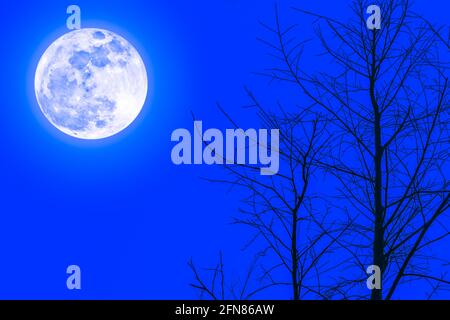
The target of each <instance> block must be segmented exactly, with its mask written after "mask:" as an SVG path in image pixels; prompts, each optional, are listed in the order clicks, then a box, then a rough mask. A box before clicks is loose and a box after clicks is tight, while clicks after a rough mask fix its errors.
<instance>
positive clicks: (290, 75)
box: [263, 0, 450, 299]
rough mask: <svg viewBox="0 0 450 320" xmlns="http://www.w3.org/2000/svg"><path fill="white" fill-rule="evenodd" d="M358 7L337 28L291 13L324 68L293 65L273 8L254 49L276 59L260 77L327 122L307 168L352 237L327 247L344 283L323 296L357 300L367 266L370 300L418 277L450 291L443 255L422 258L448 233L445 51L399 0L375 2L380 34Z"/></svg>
mask: <svg viewBox="0 0 450 320" xmlns="http://www.w3.org/2000/svg"><path fill="white" fill-rule="evenodd" d="M369 4H371V3H368V2H366V1H363V0H356V1H354V2H353V6H352V11H353V18H352V19H350V20H349V21H346V22H341V21H338V20H337V19H334V18H331V17H326V16H322V15H320V14H316V13H311V12H308V11H304V10H302V9H298V8H294V10H295V11H296V12H298V13H299V14H301V17H302V18H305V17H311V18H313V19H314V24H315V31H316V33H315V34H316V39H317V40H318V42H319V44H320V46H321V51H322V52H321V53H322V55H321V56H320V59H321V61H326V62H327V64H328V68H327V70H317V71H310V70H307V67H306V66H304V65H302V52H303V50H305V46H306V44H305V43H304V41H303V39H300V38H298V37H296V34H295V32H296V31H295V30H296V28H295V25H294V26H292V25H291V26H283V25H282V23H281V19H280V16H279V14H278V10H276V11H277V12H276V21H275V24H274V26H273V27H272V26H270V25H265V27H266V29H267V30H268V31H269V33H270V34H271V36H270V37H268V39H265V40H264V41H265V43H266V44H267V46H268V47H269V48H270V50H272V51H273V54H274V56H275V57H276V61H277V62H276V65H275V66H274V67H272V68H270V69H268V70H266V71H265V72H264V73H263V75H264V76H267V77H269V78H270V79H271V80H276V81H282V82H285V83H290V84H292V85H293V86H296V87H297V88H298V89H299V93H300V94H302V95H303V96H304V97H305V98H306V99H307V100H308V101H309V103H311V104H312V107H309V108H308V110H309V111H310V112H313V113H315V114H317V115H320V117H322V118H326V119H328V121H329V123H328V128H327V132H329V133H330V135H331V137H332V139H331V141H332V142H333V143H332V144H329V145H328V149H327V152H326V156H325V157H320V158H318V159H314V161H316V163H315V164H317V165H318V166H319V167H321V168H322V169H323V170H324V171H326V172H328V174H329V176H330V177H331V176H332V177H333V179H335V180H336V181H337V182H339V185H340V188H339V195H338V196H339V199H338V201H336V202H337V203H339V207H338V206H336V208H335V213H336V214H337V212H338V211H342V208H344V211H345V212H350V213H351V221H352V227H351V231H352V232H351V235H350V236H346V237H345V239H341V240H340V241H338V242H339V244H341V245H342V246H343V248H345V249H346V250H348V252H349V256H350V257H351V258H352V259H351V261H352V264H353V265H354V268H353V269H351V271H348V269H347V272H346V274H347V275H352V276H353V277H354V278H351V277H349V276H347V277H346V279H343V280H342V281H337V282H336V283H335V285H334V288H333V287H331V288H330V290H335V292H336V293H337V294H338V295H342V297H344V298H345V297H349V296H351V297H360V298H364V297H366V296H367V294H365V293H364V292H363V291H361V288H362V287H363V286H364V287H365V279H366V278H367V275H366V268H367V266H369V265H376V266H379V267H380V269H381V273H382V274H381V275H382V288H381V289H375V290H372V291H371V299H391V298H392V297H394V294H395V292H396V290H397V289H398V287H399V285H400V284H402V283H404V282H408V281H413V280H417V281H424V280H426V281H429V282H431V283H432V284H433V285H432V288H433V291H434V290H435V289H436V288H437V287H438V286H439V287H440V286H445V285H448V284H449V283H450V282H449V280H448V279H447V280H446V273H445V266H446V265H447V266H448V259H445V255H442V254H439V252H433V251H432V248H433V246H435V245H436V243H438V242H439V241H442V240H444V239H445V238H446V237H447V236H448V235H449V231H448V229H447V227H446V223H448V217H446V216H445V214H446V212H447V211H448V209H449V205H450V204H449V203H450V202H449V197H450V186H449V174H448V169H449V151H450V150H449V93H448V89H449V88H448V87H449V83H448V62H447V61H446V58H448V47H446V46H445V41H444V39H443V37H442V36H440V29H439V28H436V27H434V26H433V25H432V24H431V23H429V22H428V21H427V20H426V19H425V18H424V17H421V16H420V15H418V14H417V13H414V12H413V11H412V9H411V6H410V3H409V1H408V0H404V1H402V0H384V1H379V5H380V7H381V12H382V27H381V29H380V30H376V29H375V30H369V29H368V28H367V26H366V18H367V14H366V9H367V7H368V6H369ZM443 44H444V45H443ZM308 45H309V43H308ZM311 47H313V46H312V45H311ZM294 158H295V157H294ZM431 266H433V267H431ZM436 266H438V267H436ZM437 270H438V272H440V274H431V273H430V271H434V272H436V271H437ZM437 284H438V286H437ZM358 290H360V292H361V293H356V292H357V291H358ZM366 290H367V289H366ZM352 292H355V293H354V294H353V293H352ZM366 292H368V291H366Z"/></svg>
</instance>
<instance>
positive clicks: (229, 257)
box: [0, 0, 450, 299]
mask: <svg viewBox="0 0 450 320" xmlns="http://www.w3.org/2000/svg"><path fill="white" fill-rule="evenodd" d="M416 2H417V6H416V10H421V11H422V12H423V13H424V14H425V15H426V16H427V17H429V18H430V19H432V20H433V21H435V22H437V23H441V24H445V23H447V22H448V21H446V19H447V17H448V13H447V12H446V10H445V8H447V9H448V10H450V5H449V4H448V2H447V1H443V0H435V1H432V4H430V2H427V1H419V0H417V1H416ZM69 4H72V2H70V3H69V2H67V1H47V0H41V1H27V2H2V4H1V5H0V6H1V7H0V10H1V12H2V18H1V22H0V24H1V29H0V30H2V31H1V33H2V39H3V45H2V50H1V59H0V61H1V62H0V63H1V66H2V68H1V70H2V74H1V80H0V81H1V87H2V98H3V100H2V107H1V108H0V139H1V151H0V298H56V299H60V298H61V299H66V298H69V299H71V298H88V299H91V298H126V299H141V298H149V299H154V298H160V299H173V298H195V297H196V293H195V291H194V290H193V289H192V288H190V287H189V286H188V284H189V282H190V281H191V280H192V274H191V272H190V271H189V269H188V267H187V262H188V260H189V259H190V257H194V259H195V260H196V261H197V262H198V264H199V265H202V266H205V265H211V264H213V263H214V262H215V261H216V258H217V254H218V252H219V251H220V250H223V252H224V256H225V259H226V260H225V261H226V263H227V267H228V268H229V269H228V270H230V273H231V275H232V276H234V275H236V276H238V275H239V274H240V272H241V270H242V265H245V262H246V261H248V260H249V257H248V256H247V255H246V254H245V253H244V252H242V251H241V248H242V246H243V244H244V243H245V240H246V239H248V233H247V230H246V229H245V228H243V227H237V226H232V225H230V224H229V222H230V221H231V217H232V216H234V215H236V213H237V209H238V207H239V199H241V198H242V195H243V194H241V193H240V192H239V191H234V192H230V190H229V188H228V187H227V186H224V185H220V184H214V185H211V184H210V183H208V182H206V181H204V180H202V179H200V177H210V176H219V177H221V176H222V175H223V171H222V170H221V169H220V168H217V167H208V166H180V167H177V166H174V165H173V164H172V162H171V160H170V151H171V148H172V146H173V143H171V142H170V134H171V132H172V131H173V130H175V129H177V128H183V127H186V128H188V129H190V130H192V129H191V128H192V118H191V111H193V112H194V113H195V115H196V117H197V118H198V119H201V120H203V123H204V126H206V127H215V128H226V126H227V122H226V119H224V118H223V117H222V116H221V114H220V113H219V112H218V110H217V108H216V101H220V102H221V104H222V105H223V106H225V107H226V108H227V110H229V111H230V113H231V114H232V115H233V116H235V117H236V118H237V119H238V120H239V121H241V122H242V123H244V124H245V125H246V126H247V125H248V126H251V125H252V124H255V118H254V116H253V115H252V114H251V113H249V112H247V111H243V109H242V106H243V105H245V104H246V102H247V100H246V96H245V92H244V90H243V87H244V85H248V86H249V87H251V88H252V89H253V90H255V92H257V93H258V94H259V96H260V97H261V98H262V99H267V100H268V101H274V100H275V99H277V98H278V97H279V96H280V94H282V91H280V90H281V89H277V88H276V87H273V85H270V84H269V83H268V82H267V80H265V79H261V78H260V77H258V76H255V75H254V74H253V73H252V72H256V71H260V70H261V69H263V68H265V67H267V66H268V65H270V62H271V60H270V57H269V56H268V55H267V50H266V49H265V47H264V46H263V45H262V44H261V43H260V42H258V41H257V37H261V36H264V35H265V31H264V29H263V28H262V27H261V25H259V23H258V21H259V20H261V21H266V22H269V23H271V22H272V21H273V7H274V6H273V5H274V3H273V1H243V0H216V1H180V0H174V1H135V0H127V1H76V4H77V5H79V6H80V7H81V11H82V26H83V27H100V28H106V29H110V30H112V31H115V32H117V33H119V34H121V35H122V36H123V37H125V38H126V39H127V40H129V41H130V42H131V43H132V44H133V45H134V46H135V47H136V48H137V50H138V51H139V52H140V53H141V55H142V57H143V59H144V61H145V63H146V65H147V68H148V71H149V76H151V77H152V79H153V87H151V88H149V90H150V92H149V97H148V99H147V103H146V104H145V106H144V109H143V111H142V113H141V114H140V116H139V117H138V119H137V120H136V121H135V122H134V123H133V124H132V125H131V126H130V127H129V128H128V129H127V130H125V131H124V132H122V133H120V134H119V135H117V136H114V137H112V138H110V139H106V140H104V141H99V142H92V141H91V142H86V141H79V140H75V139H72V138H70V137H67V136H65V135H64V134H62V133H60V132H58V131H57V130H56V129H54V128H53V127H51V125H50V124H48V123H47V122H46V120H45V119H44V118H43V116H42V115H41V114H40V111H39V110H38V106H37V104H36V101H35V98H34V92H33V90H34V89H33V80H34V70H35V68H36V65H37V62H38V59H39V57H40V55H41V54H42V53H43V51H44V50H45V48H46V47H47V46H48V45H49V44H50V43H51V42H52V41H53V40H55V39H56V38H57V37H58V36H60V35H62V34H63V33H65V32H66V31H67V30H66V28H65V20H66V17H67V15H66V13H65V11H66V8H67V6H68V5H69ZM293 4H296V5H298V6H302V7H303V8H306V9H309V10H315V11H320V12H321V13H323V14H326V15H329V16H330V15H336V16H337V17H338V18H339V17H342V18H344V17H346V16H348V15H349V14H350V13H349V8H348V7H347V4H348V1H339V3H338V1H333V2H332V1H315V2H314V3H313V2H312V1H279V5H280V8H281V12H282V14H283V13H284V12H286V13H285V16H286V19H287V20H292V19H299V17H298V16H295V15H293V14H292V12H289V7H290V6H291V5H293ZM299 23H300V27H301V28H304V30H305V34H307V33H308V32H310V31H311V26H310V24H309V22H308V21H306V20H305V21H302V20H300V22H299ZM314 61H315V63H318V62H317V59H316V60H314ZM285 99H286V100H288V101H287V102H288V103H290V102H292V101H289V93H286V98H285ZM71 264H77V265H79V266H80V267H81V270H82V290H81V291H79V292H76V291H69V290H67V289H66V286H65V281H66V276H67V275H66V273H65V268H66V267H67V266H68V265H71ZM289 294H290V291H288V289H286V290H280V291H277V292H274V293H272V295H271V296H269V298H289Z"/></svg>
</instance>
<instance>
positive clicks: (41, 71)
mask: <svg viewBox="0 0 450 320" xmlns="http://www.w3.org/2000/svg"><path fill="white" fill-rule="evenodd" d="M147 85H148V84H147V72H146V69H145V65H144V62H143V61H142V59H141V57H140V55H139V53H138V52H137V51H136V49H135V48H134V47H133V46H132V45H131V44H130V43H129V42H128V41H127V40H125V39H124V38H122V37H121V36H119V35H117V34H115V33H113V32H111V31H107V30H103V29H94V28H86V29H80V30H75V31H72V32H69V33H66V34H65V35H63V36H62V37H60V38H58V39H57V40H56V41H55V42H53V43H52V44H51V45H50V46H49V47H48V48H47V50H46V51H45V52H44V54H43V55H42V57H41V59H40V61H39V63H38V66H37V69H36V74H35V79H34V89H35V94H36V98H37V101H38V104H39V107H40V109H41V111H42V113H43V114H44V115H45V117H46V118H47V119H48V121H50V123H51V124H52V125H53V126H55V127H56V128H58V129H59V130H61V131H62V132H64V133H66V134H68V135H70V136H73V137H76V138H80V139H102V138H106V137H110V136H112V135H114V134H116V133H118V132H120V131H122V130H123V129H125V128H126V127H128V126H129V125H130V124H131V123H132V122H133V121H134V120H135V119H136V117H137V116H138V114H139V112H140V111H141V109H142V107H143V105H144V102H145V99H146V96H147Z"/></svg>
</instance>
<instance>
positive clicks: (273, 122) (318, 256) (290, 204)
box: [190, 88, 351, 300]
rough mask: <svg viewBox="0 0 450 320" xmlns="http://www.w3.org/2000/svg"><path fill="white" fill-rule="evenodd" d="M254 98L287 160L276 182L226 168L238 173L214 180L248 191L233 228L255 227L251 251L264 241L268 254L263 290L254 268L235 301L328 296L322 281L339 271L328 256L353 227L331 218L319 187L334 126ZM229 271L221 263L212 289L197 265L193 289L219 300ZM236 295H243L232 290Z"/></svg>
mask: <svg viewBox="0 0 450 320" xmlns="http://www.w3.org/2000/svg"><path fill="white" fill-rule="evenodd" d="M246 93H247V95H248V97H249V99H250V101H251V104H250V105H249V106H246V107H247V108H253V109H254V110H255V111H256V113H257V115H258V117H259V118H260V120H261V123H262V126H264V128H269V129H278V130H279V133H280V134H279V136H280V147H279V150H271V152H272V153H278V154H279V156H280V172H279V173H278V174H277V175H273V176H261V175H260V174H259V168H257V167H253V166H249V165H237V166H228V167H226V170H227V171H228V173H229V174H230V177H229V178H227V179H221V180H217V179H207V180H208V181H210V182H216V183H217V182H219V183H226V184H230V185H231V186H233V187H241V188H243V189H244V190H246V191H247V194H248V196H247V197H245V198H244V199H243V200H242V204H243V205H242V207H241V209H240V216H238V217H236V218H234V221H233V223H235V224H240V225H245V226H248V227H250V229H251V230H253V231H254V232H253V235H252V236H251V237H250V240H249V242H248V243H247V244H246V247H248V246H249V245H250V244H255V243H257V245H258V246H259V247H260V248H261V249H260V252H258V254H257V257H259V258H260V259H257V261H258V267H259V268H260V274H259V276H258V277H256V278H257V283H258V285H256V286H255V284H254V283H253V287H255V288H254V289H253V290H248V282H249V279H250V277H251V276H252V275H254V274H255V272H256V271H255V269H256V267H255V263H254V264H253V267H252V268H251V270H252V272H251V273H248V274H247V276H246V278H245V281H244V285H243V288H240V292H241V294H240V295H233V297H236V296H237V297H238V298H242V299H249V298H251V297H253V296H254V295H256V294H257V293H260V292H261V291H263V290H266V289H269V288H272V287H276V286H287V287H291V288H292V298H293V299H295V300H298V299H301V298H321V299H323V298H328V296H327V293H326V292H325V291H324V290H323V289H325V288H326V286H324V285H323V284H322V283H321V279H323V277H322V276H323V274H325V273H327V272H331V271H332V270H333V269H334V268H335V267H336V265H335V264H334V263H333V264H330V260H329V259H326V258H325V257H326V256H327V255H329V254H330V253H331V252H333V250H334V249H335V247H336V246H337V244H336V242H337V241H338V239H339V238H340V237H342V235H343V234H345V232H346V231H347V229H348V228H349V226H350V224H351V223H350V221H346V222H345V224H342V223H338V222H337V221H331V220H328V208H327V203H326V202H325V201H323V196H322V194H320V193H318V192H317V190H314V188H313V187H312V186H311V185H312V184H313V183H312V180H313V177H314V174H315V172H316V170H317V165H316V164H317V162H318V160H319V159H320V158H322V157H323V155H322V153H323V151H324V150H325V147H326V146H327V144H328V143H329V141H328V137H329V134H328V133H327V132H326V126H327V121H326V119H321V118H320V116H319V115H317V114H315V113H312V112H310V111H309V110H308V108H304V109H303V110H302V111H301V112H298V110H297V109H296V112H295V113H292V112H288V111H286V110H285V108H283V106H282V105H281V104H280V103H278V104H277V107H276V110H273V111H272V112H269V111H268V110H269V108H267V107H265V106H262V105H261V103H260V102H259V101H258V100H257V99H256V97H255V96H254V94H253V93H252V92H251V91H250V90H249V89H247V88H246ZM219 108H220V110H221V111H222V112H223V114H224V115H225V116H226V117H227V118H228V119H229V121H230V123H231V124H232V126H234V127H236V128H240V126H238V125H237V123H235V122H234V121H233V119H232V117H231V116H230V115H229V114H228V113H227V112H225V111H224V109H223V108H221V107H220V106H219ZM250 143H253V142H252V141H249V144H250ZM258 143H260V142H258ZM249 144H247V145H249ZM316 189H317V186H316ZM259 240H262V241H259ZM261 257H266V258H267V257H270V258H268V259H261ZM220 260H222V258H221V259H220ZM269 261H270V262H269ZM272 261H275V262H274V263H272ZM221 266H223V264H222V263H219V265H218V267H217V268H213V269H212V270H209V271H213V272H212V274H213V276H212V280H211V281H209V283H210V285H209V286H208V285H206V284H205V282H206V281H204V280H202V277H201V275H200V274H199V272H198V271H197V268H196V267H195V266H194V264H193V263H190V267H191V269H192V270H193V272H194V275H195V279H196V282H195V283H194V284H192V286H194V287H196V288H197V289H199V290H200V291H201V292H203V293H206V294H207V295H208V296H209V297H210V298H211V297H212V298H217V294H215V293H214V288H217V287H218V286H217V285H215V284H214V283H215V281H217V276H218V275H220V276H221V277H222V276H223V274H224V273H223V269H222V267H221ZM253 280H255V279H253ZM322 281H323V280H322ZM213 284H214V285H213ZM221 288H222V289H223V283H222V286H221ZM229 289H230V290H231V291H233V292H234V291H236V288H234V287H233V288H231V286H230V288H229ZM222 297H223V294H222Z"/></svg>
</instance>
